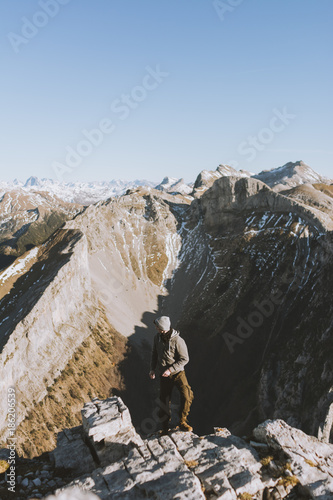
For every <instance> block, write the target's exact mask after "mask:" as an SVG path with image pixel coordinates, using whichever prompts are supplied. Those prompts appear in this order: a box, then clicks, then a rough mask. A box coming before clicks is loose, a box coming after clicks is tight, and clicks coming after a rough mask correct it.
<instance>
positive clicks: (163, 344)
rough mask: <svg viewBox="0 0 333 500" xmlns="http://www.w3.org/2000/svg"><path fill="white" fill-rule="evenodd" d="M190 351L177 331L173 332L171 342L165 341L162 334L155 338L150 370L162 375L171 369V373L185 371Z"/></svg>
mask: <svg viewBox="0 0 333 500" xmlns="http://www.w3.org/2000/svg"><path fill="white" fill-rule="evenodd" d="M188 361H189V357H188V351H187V347H186V344H185V340H184V339H182V338H181V337H180V336H179V332H177V330H172V333H171V336H170V338H169V340H166V341H164V340H163V339H162V337H161V334H160V333H157V334H156V335H155V337H154V345H153V351H152V356H151V364H150V369H151V370H152V371H155V370H156V369H157V371H158V372H159V373H160V375H162V373H163V372H164V371H165V370H167V369H168V368H169V370H170V372H171V373H177V372H180V371H182V370H184V366H185V365H186V364H187V363H188Z"/></svg>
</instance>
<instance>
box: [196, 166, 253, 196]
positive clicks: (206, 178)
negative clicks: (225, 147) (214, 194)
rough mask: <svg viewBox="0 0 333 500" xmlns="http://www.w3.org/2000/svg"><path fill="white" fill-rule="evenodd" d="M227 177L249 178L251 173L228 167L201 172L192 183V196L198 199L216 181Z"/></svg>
mask: <svg viewBox="0 0 333 500" xmlns="http://www.w3.org/2000/svg"><path fill="white" fill-rule="evenodd" d="M229 176H233V177H250V176H251V173H250V172H247V171H246V170H236V169H235V168H233V167H230V166H229V165H219V166H218V167H217V168H216V169H215V170H202V172H200V174H199V175H198V176H197V178H196V180H195V182H194V186H193V192H192V196H194V197H195V198H200V196H202V195H203V194H204V193H205V192H206V191H207V189H209V188H210V187H212V185H213V184H214V182H215V181H216V180H217V179H220V178H221V177H229Z"/></svg>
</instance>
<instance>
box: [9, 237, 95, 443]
mask: <svg viewBox="0 0 333 500" xmlns="http://www.w3.org/2000/svg"><path fill="white" fill-rule="evenodd" d="M39 252H40V255H39V258H38V260H37V262H36V263H35V264H34V265H33V266H32V267H31V268H30V271H28V272H27V273H25V274H23V275H22V276H21V277H20V278H19V279H17V281H16V282H15V284H14V286H13V288H12V289H11V291H10V292H9V293H8V294H7V295H5V296H4V297H3V299H2V300H1V313H0V314H1V319H0V325H1V326H0V347H1V356H0V390H1V393H2V394H6V391H7V388H8V387H11V386H14V387H15V388H16V391H17V399H18V401H19V403H20V404H19V409H18V412H17V423H18V424H19V423H20V422H21V421H22V419H23V418H24V416H25V415H26V414H27V413H28V412H29V410H30V409H31V408H33V407H34V405H35V403H36V402H38V401H39V400H40V399H42V398H43V397H44V396H45V394H46V388H47V387H48V386H49V385H51V384H52V382H53V380H54V379H55V378H56V377H57V376H58V375H59V374H60V373H61V371H62V369H63V368H64V367H65V365H66V363H67V361H68V359H69V358H70V357H71V356H72V354H73V352H74V350H75V349H76V348H77V347H78V346H79V345H80V344H81V343H82V341H83V340H84V339H85V338H86V337H88V336H89V334H90V329H89V326H90V325H91V324H93V323H94V321H95V318H96V306H95V303H94V297H93V295H92V289H91V277H90V274H89V268H88V258H87V257H88V254H87V242H86V239H85V237H84V236H83V235H82V233H80V232H78V231H68V230H67V231H64V230H59V231H58V233H57V234H56V235H55V236H54V237H53V238H52V240H50V241H49V242H48V243H47V244H46V245H45V246H44V247H42V248H41V249H40V251H39ZM0 404H1V411H0V415H1V416H0V428H1V429H2V431H3V432H4V431H5V422H6V413H7V408H6V398H2V401H1V403H0ZM2 436H3V433H2Z"/></svg>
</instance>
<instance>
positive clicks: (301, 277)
mask: <svg viewBox="0 0 333 500" xmlns="http://www.w3.org/2000/svg"><path fill="white" fill-rule="evenodd" d="M332 227H333V226H332V219H331V218H330V216H329V214H327V213H324V212H321V211H320V210H319V209H313V208H311V207H310V206H306V205H304V204H301V203H299V202H296V201H294V200H291V199H289V198H287V197H285V196H282V195H280V194H277V193H274V192H273V191H272V190H270V189H269V188H268V187H267V186H266V185H265V184H263V183H261V182H260V181H257V180H255V179H237V178H232V177H229V178H222V179H219V180H217V181H216V182H215V183H214V185H213V187H212V188H211V189H210V190H209V191H207V192H206V193H205V194H204V195H203V196H202V197H201V198H200V199H198V200H195V201H194V202H193V203H192V205H191V208H190V210H189V211H188V214H187V219H186V220H184V222H183V225H182V229H181V234H182V248H181V251H180V255H179V259H180V262H181V264H180V266H179V267H178V269H177V270H176V272H175V274H174V276H173V279H172V283H171V286H170V295H169V297H167V298H166V299H165V305H164V308H165V310H170V312H171V313H175V315H176V318H177V319H178V320H179V322H178V325H179V326H180V329H181V331H182V332H183V334H184V336H185V338H186V340H187V342H188V345H189V349H190V353H191V363H190V365H189V366H188V373H189V378H190V380H191V382H192V385H193V386H194V387H195V388H196V391H195V392H196V400H197V403H196V402H194V404H193V412H192V419H193V421H194V423H195V424H197V425H198V427H197V428H198V429H199V431H200V432H207V431H208V430H209V426H208V422H209V425H212V424H215V425H218V422H221V421H222V422H223V423H225V424H226V425H227V426H230V427H231V428H232V429H233V430H234V431H235V432H237V433H242V432H246V431H247V430H248V429H249V428H250V427H251V425H253V424H256V423H257V422H258V421H259V419H262V418H268V417H269V418H271V417H275V418H284V419H286V420H287V422H289V423H290V424H292V425H296V426H299V427H301V428H303V429H304V430H306V431H308V432H310V433H312V434H317V433H318V432H319V435H320V436H322V437H324V436H325V438H326V439H328V437H329V434H330V431H331V425H332V415H331V413H332V410H331V404H332V392H331V388H332V385H333V366H332V342H331V340H330V331H331V328H332V318H333V308H332V303H331V300H330V278H329V276H331V275H332V233H331V230H332ZM180 290H181V291H182V300H181V301H179V291H180ZM175 297H176V298H177V299H176V300H174V298H175ZM324 429H325V430H324Z"/></svg>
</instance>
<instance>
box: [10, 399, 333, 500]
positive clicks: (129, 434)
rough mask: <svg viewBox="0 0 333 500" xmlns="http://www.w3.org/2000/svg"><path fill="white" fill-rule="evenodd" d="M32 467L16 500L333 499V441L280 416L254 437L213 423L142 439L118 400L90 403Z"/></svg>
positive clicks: (260, 429)
mask: <svg viewBox="0 0 333 500" xmlns="http://www.w3.org/2000/svg"><path fill="white" fill-rule="evenodd" d="M43 461H44V463H43ZM29 464H30V469H31V470H30V471H29V472H26V474H25V476H24V477H22V476H21V477H20V478H19V482H20V484H18V485H17V489H16V495H17V496H16V498H30V499H33V498H42V497H43V496H44V498H47V500H56V499H57V500H81V499H82V500H94V499H95V500H96V499H98V498H99V499H101V500H104V499H133V500H134V499H135V500H137V499H140V498H142V499H143V498H155V499H165V500H169V499H178V500H180V499H191V500H192V499H195V500H196V499H217V498H219V499H225V500H227V499H228V500H229V499H230V500H232V499H243V500H249V499H251V498H252V499H280V498H288V499H292V498H294V499H301V498H303V499H311V498H318V499H321V500H326V499H327V500H328V499H332V498H333V445H332V444H327V443H323V442H321V441H319V440H318V439H316V438H314V437H311V436H308V435H306V434H305V433H304V432H302V431H300V430H299V429H295V428H293V427H290V426H289V425H287V424H286V423H285V422H284V421H283V420H267V421H265V422H264V423H262V424H260V425H259V426H258V427H256V428H255V429H254V431H253V435H252V437H251V439H247V438H246V439H241V438H239V437H236V436H233V435H231V434H230V432H229V431H228V430H227V429H225V428H224V429H222V428H215V432H214V434H210V435H207V436H197V435H195V434H194V433H186V432H180V431H179V430H177V429H175V430H173V431H171V432H170V435H168V436H160V435H157V434H154V435H151V436H150V437H148V438H147V439H145V440H142V439H141V437H140V436H139V435H138V434H137V432H136V431H135V429H134V427H133V425H132V422H131V416H130V413H129V410H128V408H127V407H126V406H125V405H124V403H123V401H122V400H121V399H120V398H119V397H111V398H108V399H106V400H104V401H102V400H99V399H97V398H95V399H93V400H92V401H91V402H90V403H86V404H85V405H84V408H83V410H82V426H79V427H76V428H73V429H68V430H67V429H66V430H65V431H63V432H62V433H60V434H59V436H58V445H57V448H56V449H55V450H54V451H52V452H51V453H49V454H48V455H44V456H43V457H40V458H39V459H34V460H31V461H29ZM33 471H35V472H33ZM54 471H58V473H59V471H62V478H61V477H59V478H55V477H54V476H55V473H54ZM66 481H67V484H64V483H66ZM4 483H5V481H2V485H3V486H4V489H3V490H2V494H4V492H5V485H4ZM60 484H62V486H61V487H59V485H60ZM57 488H58V489H57ZM1 498H3V497H2V496H1ZM6 498H7V497H6ZM8 498H9V496H8Z"/></svg>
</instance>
